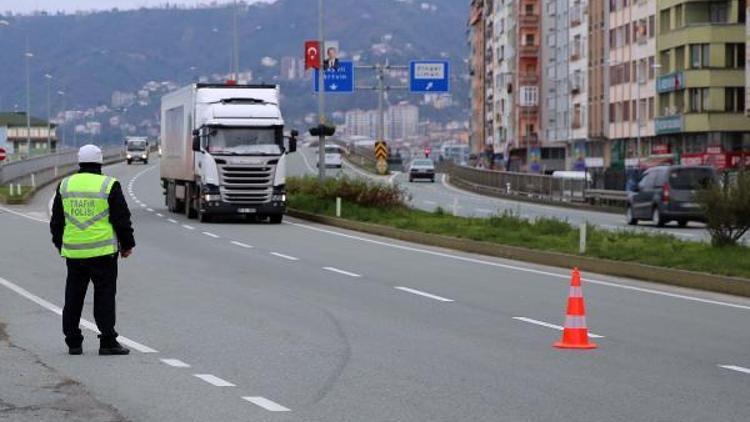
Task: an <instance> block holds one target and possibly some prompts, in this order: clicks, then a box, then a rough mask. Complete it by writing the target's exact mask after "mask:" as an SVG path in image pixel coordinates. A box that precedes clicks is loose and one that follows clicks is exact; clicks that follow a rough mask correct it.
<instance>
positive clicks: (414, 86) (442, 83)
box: [409, 60, 451, 93]
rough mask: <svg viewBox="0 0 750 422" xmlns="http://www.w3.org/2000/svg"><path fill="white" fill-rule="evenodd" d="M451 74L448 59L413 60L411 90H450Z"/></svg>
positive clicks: (410, 79)
mask: <svg viewBox="0 0 750 422" xmlns="http://www.w3.org/2000/svg"><path fill="white" fill-rule="evenodd" d="M450 76H451V75H450V65H449V64H448V62H447V61H444V60H420V61H413V62H411V64H410V65H409V91H411V92H421V93H427V92H449V91H450V88H451V87H450Z"/></svg>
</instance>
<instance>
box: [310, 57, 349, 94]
mask: <svg viewBox="0 0 750 422" xmlns="http://www.w3.org/2000/svg"><path fill="white" fill-rule="evenodd" d="M319 72H320V70H319V69H316V70H315V78H314V79H315V83H314V84H313V88H314V89H315V92H319V91H320V82H319V81H320V73H319ZM323 79H324V82H323V84H324V85H325V92H326V93H327V94H351V93H353V92H354V63H352V62H350V61H347V62H345V61H342V62H340V63H339V67H338V69H328V70H324V71H323Z"/></svg>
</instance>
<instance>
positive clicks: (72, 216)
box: [50, 145, 135, 355]
mask: <svg viewBox="0 0 750 422" xmlns="http://www.w3.org/2000/svg"><path fill="white" fill-rule="evenodd" d="M102 161H103V160H102V151H101V150H100V149H99V148H98V147H96V146H94V145H84V146H83V147H81V149H80V150H79V151H78V163H79V165H80V170H79V171H78V173H76V174H74V175H72V176H70V177H67V178H65V179H63V181H62V182H61V183H60V185H59V186H58V188H57V194H56V195H55V199H54V202H53V205H52V218H51V220H50V230H51V232H52V243H54V245H55V247H57V249H58V251H60V254H61V255H62V256H63V257H65V258H66V263H67V267H68V278H67V282H66V285H65V307H64V308H63V315H62V317H63V333H64V334H65V342H66V343H67V345H68V352H69V353H70V354H71V355H80V354H82V353H83V349H82V347H81V344H82V343H83V335H82V333H81V329H80V328H79V324H80V321H81V311H82V310H83V301H84V299H85V297H86V290H87V288H88V285H89V282H93V284H94V319H95V320H96V325H97V327H98V328H99V331H100V332H101V334H100V335H99V339H100V344H99V354H100V355H127V354H128V353H130V350H128V349H127V348H125V347H123V346H121V345H120V343H118V342H117V332H116V331H115V294H116V290H117V288H116V283H117V258H118V255H121V256H122V257H123V258H127V257H129V256H130V255H131V254H132V253H133V248H134V247H135V239H134V238H133V227H132V223H131V222H130V210H129V209H128V204H127V202H126V201H125V196H124V195H123V193H122V188H121V186H120V183H119V182H118V181H117V180H116V179H115V178H114V177H109V176H105V175H102Z"/></svg>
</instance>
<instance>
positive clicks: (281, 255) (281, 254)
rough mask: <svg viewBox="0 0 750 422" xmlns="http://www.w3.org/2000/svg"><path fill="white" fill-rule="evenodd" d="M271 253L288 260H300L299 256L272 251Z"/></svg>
mask: <svg viewBox="0 0 750 422" xmlns="http://www.w3.org/2000/svg"><path fill="white" fill-rule="evenodd" d="M271 255H273V256H276V257H279V258H282V259H286V260H287V261H299V258H295V257H293V256H289V255H284V254H283V253H278V252H271Z"/></svg>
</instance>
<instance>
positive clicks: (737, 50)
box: [725, 43, 745, 69]
mask: <svg viewBox="0 0 750 422" xmlns="http://www.w3.org/2000/svg"><path fill="white" fill-rule="evenodd" d="M725 48H726V67H727V68H730V69H744V68H745V44H737V43H729V44H726V46H725Z"/></svg>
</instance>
